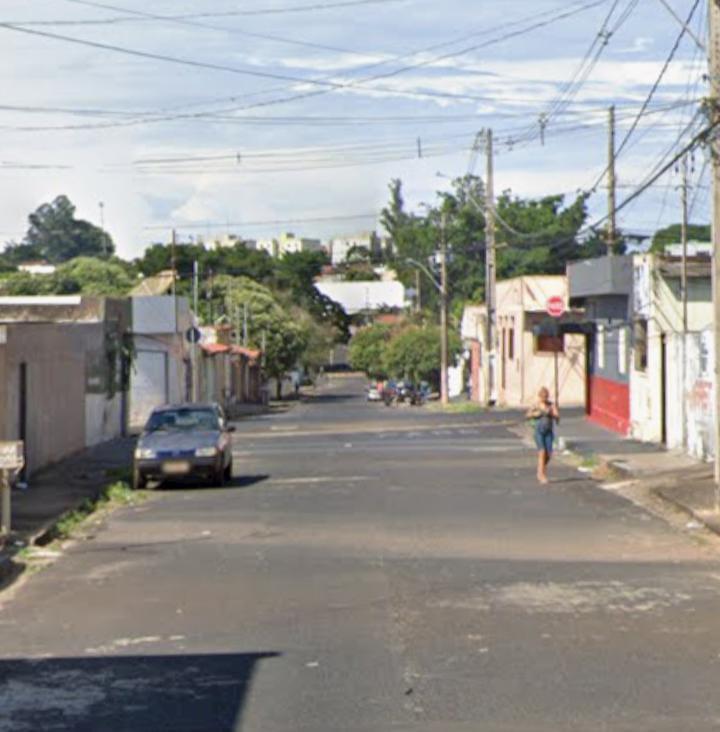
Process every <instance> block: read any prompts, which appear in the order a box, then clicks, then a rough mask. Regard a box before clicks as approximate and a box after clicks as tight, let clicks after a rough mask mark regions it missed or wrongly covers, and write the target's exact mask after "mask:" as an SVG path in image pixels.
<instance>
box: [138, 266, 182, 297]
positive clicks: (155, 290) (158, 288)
mask: <svg viewBox="0 0 720 732" xmlns="http://www.w3.org/2000/svg"><path fill="white" fill-rule="evenodd" d="M174 279H175V277H174V273H173V271H172V270H171V269H166V270H163V271H162V272H158V274H156V275H154V276H153V277H146V278H145V279H144V280H143V281H142V282H140V283H138V284H137V285H135V287H133V289H132V290H130V296H131V297H133V296H136V295H167V293H168V292H170V290H172V286H173V281H174Z"/></svg>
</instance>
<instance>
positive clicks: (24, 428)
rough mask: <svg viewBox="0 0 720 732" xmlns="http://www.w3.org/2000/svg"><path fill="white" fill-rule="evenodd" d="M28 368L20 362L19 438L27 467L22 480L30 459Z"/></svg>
mask: <svg viewBox="0 0 720 732" xmlns="http://www.w3.org/2000/svg"><path fill="white" fill-rule="evenodd" d="M27 423H28V368H27V364H26V363H21V364H20V369H19V373H18V439H19V440H22V441H23V449H24V452H25V455H24V457H25V467H24V468H23V469H22V472H21V473H20V480H21V481H25V480H26V478H27V459H28V445H27V435H28V424H27Z"/></svg>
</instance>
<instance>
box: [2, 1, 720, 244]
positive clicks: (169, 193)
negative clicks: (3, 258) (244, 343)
mask: <svg viewBox="0 0 720 732" xmlns="http://www.w3.org/2000/svg"><path fill="white" fill-rule="evenodd" d="M694 6H695V11H694V14H693V15H692V18H691V21H690V23H689V26H688V27H689V28H690V30H691V31H692V33H689V32H686V33H685V34H684V35H683V36H682V37H680V35H681V33H682V26H681V23H680V22H679V21H678V18H681V19H683V20H686V19H687V18H688V17H689V16H690V14H691V11H692V10H693V7H694ZM706 12H707V11H706V2H705V0H700V1H699V2H696V1H695V0H563V1H561V0H443V2H437V0H242V1H240V0H234V1H233V0H153V2H152V3H148V2H140V1H139V0H3V2H2V5H1V7H0V88H1V89H2V90H3V94H2V97H0V243H3V242H8V241H19V240H21V239H22V237H23V235H24V232H25V231H26V228H27V216H28V214H29V213H30V212H31V211H33V210H34V209H35V208H37V206H39V205H40V204H42V203H44V202H48V201H51V200H52V199H53V198H55V196H57V195H59V194H66V195H67V196H69V198H70V199H71V200H72V201H73V203H75V204H76V205H77V209H78V216H80V217H82V218H86V219H88V220H91V221H94V222H95V223H100V221H101V219H102V220H103V221H104V223H105V226H106V228H107V229H108V231H109V232H110V233H111V235H112V236H113V238H114V240H115V242H116V245H117V249H118V252H119V254H120V255H121V256H124V257H134V256H138V255H140V254H141V253H142V251H143V250H144V248H145V247H146V246H147V245H148V244H149V243H150V242H153V241H167V240H168V239H169V237H170V231H171V229H172V228H176V229H177V231H178V235H179V237H180V239H181V240H188V239H189V237H191V236H192V237H197V236H201V237H206V238H207V237H209V236H212V235H218V234H222V233H224V232H231V233H235V234H237V235H240V236H242V237H244V238H262V237H268V236H277V235H278V234H279V233H280V232H281V231H293V232H295V233H296V234H299V235H304V236H317V237H322V238H328V237H331V236H334V235H342V234H351V233H353V232H356V231H361V230H367V229H371V228H375V227H376V225H377V216H378V213H379V211H380V210H381V209H382V207H383V205H384V204H385V203H386V202H387V200H388V184H389V182H390V181H391V180H392V179H393V178H400V179H401V180H402V181H403V186H404V192H405V198H406V201H407V204H408V206H409V207H410V208H415V207H419V206H421V205H422V203H423V202H431V201H433V199H434V198H435V196H436V192H437V191H438V190H444V189H447V188H448V187H449V186H450V180H451V179H452V178H454V177H458V176H462V175H464V174H466V173H468V172H474V173H477V174H479V175H484V166H485V157H484V149H481V148H482V146H478V145H477V140H478V137H477V135H478V133H480V132H482V131H484V130H486V129H492V130H493V135H494V139H495V152H496V159H495V171H496V182H495V185H496V191H497V192H500V191H504V190H511V191H512V193H513V194H514V195H518V196H523V197H541V196H545V195H551V194H560V193H562V194H565V195H566V196H567V197H568V201H569V202H571V201H572V200H573V199H574V196H575V195H577V193H578V191H580V190H589V189H591V188H593V186H595V185H596V184H598V182H599V181H601V176H602V173H603V171H604V170H605V169H606V165H607V155H608V142H607V139H608V126H607V118H608V108H609V106H610V105H615V106H616V110H617V111H616V116H617V133H616V135H617V146H618V147H619V148H620V151H619V154H618V162H617V175H618V183H619V188H618V201H619V202H621V201H623V200H624V199H625V198H626V197H627V196H629V195H631V194H632V193H633V192H634V191H635V190H636V188H637V187H638V186H639V185H640V184H642V183H643V182H644V181H645V180H646V179H647V178H648V177H649V175H650V174H651V173H652V171H653V170H655V169H657V168H659V167H660V165H661V163H663V162H664V161H667V160H670V159H672V157H673V156H674V154H675V152H676V151H677V150H680V149H682V148H683V147H684V145H685V144H686V143H687V141H689V140H690V139H691V137H692V136H693V135H694V134H696V133H697V132H698V131H699V130H700V129H702V126H703V124H704V122H703V118H702V115H701V114H700V113H699V102H700V100H701V99H702V97H703V96H705V95H707V83H706V78H707V77H706V74H707V62H706V54H705V51H704V50H703V48H701V44H704V42H705V36H706V33H707V22H706ZM678 40H679V42H678ZM676 45H677V48H676V50H675V51H674V53H672V51H673V48H674V46H676ZM671 54H672V55H671ZM669 58H671V59H672V60H671V61H670V63H669V64H667V67H666V68H664V67H665V64H666V62H667V60H668V59H669ZM658 79H660V82H659V84H658V83H657V81H658ZM654 87H656V88H654ZM651 90H652V94H650V92H651ZM649 95H650V96H649ZM648 97H649V101H648ZM644 103H647V104H646V108H645V109H644V110H643V104H644ZM640 112H642V114H639V113H640ZM636 118H637V119H636ZM541 120H545V122H544V125H541V123H540V121H541ZM634 121H637V124H636V126H635V127H634V129H632V130H631V127H632V126H633V123H634ZM541 127H544V133H542V134H541ZM629 131H632V134H631V135H630V136H629V137H628V139H627V141H626V142H625V137H626V135H627V134H628V132H629ZM474 148H475V149H474ZM689 167H690V171H691V183H692V191H691V194H690V200H691V203H692V214H691V219H692V221H693V222H697V223H704V222H706V221H707V220H708V217H709V212H708V206H709V200H710V199H709V188H708V179H709V176H708V175H707V153H706V152H705V151H704V150H701V149H700V150H698V151H697V152H696V153H695V155H694V159H693V160H691V161H690V163H689ZM679 183H680V176H679V174H678V173H677V172H676V170H675V168H674V167H673V168H671V169H670V171H669V172H668V173H667V174H666V175H665V176H663V177H662V178H661V179H659V180H658V181H657V182H656V183H655V184H654V185H653V186H651V187H650V188H648V189H647V191H646V192H644V193H643V195H641V196H639V197H638V198H636V199H634V201H633V202H632V203H630V204H629V205H628V206H626V207H624V208H623V209H622V210H621V212H620V213H619V224H620V226H621V227H623V228H624V229H626V230H628V231H634V232H639V233H644V234H647V233H651V232H652V231H654V230H655V229H657V228H658V227H660V226H662V225H664V224H667V223H671V222H675V221H678V220H679V216H680V215H679V205H680V204H679V201H680V195H679V192H678V190H677V189H678V186H679ZM603 185H604V184H603V183H602V182H599V185H597V186H596V189H595V193H594V194H593V196H592V197H591V198H590V219H591V221H595V220H599V219H601V218H602V217H603V216H604V215H605V212H606V211H607V196H606V191H605V189H604V187H603Z"/></svg>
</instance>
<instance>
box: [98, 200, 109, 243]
mask: <svg viewBox="0 0 720 732" xmlns="http://www.w3.org/2000/svg"><path fill="white" fill-rule="evenodd" d="M98 207H99V208H100V229H101V231H102V250H103V255H104V256H106V257H107V254H108V246H107V244H108V241H107V234H106V233H105V204H104V203H103V202H102V201H100V203H98Z"/></svg>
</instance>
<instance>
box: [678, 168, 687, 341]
mask: <svg viewBox="0 0 720 732" xmlns="http://www.w3.org/2000/svg"><path fill="white" fill-rule="evenodd" d="M680 166H681V171H682V183H681V184H680V201H681V206H682V220H681V224H680V243H681V244H682V270H681V273H680V291H681V294H682V330H683V336H684V335H686V334H687V331H688V274H687V257H688V161H687V155H686V156H685V157H683V159H682V162H681V163H680Z"/></svg>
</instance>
